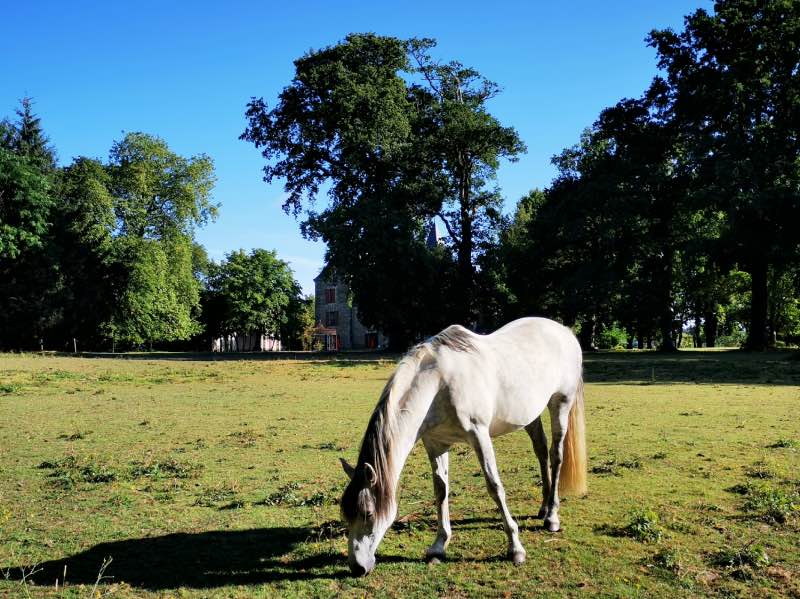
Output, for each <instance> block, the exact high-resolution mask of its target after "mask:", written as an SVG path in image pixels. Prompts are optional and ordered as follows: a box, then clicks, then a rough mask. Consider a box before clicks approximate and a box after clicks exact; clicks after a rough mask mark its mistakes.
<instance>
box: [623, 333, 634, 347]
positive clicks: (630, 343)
mask: <svg viewBox="0 0 800 599" xmlns="http://www.w3.org/2000/svg"><path fill="white" fill-rule="evenodd" d="M625 349H633V337H631V336H628V342H627V343H626V344H625Z"/></svg>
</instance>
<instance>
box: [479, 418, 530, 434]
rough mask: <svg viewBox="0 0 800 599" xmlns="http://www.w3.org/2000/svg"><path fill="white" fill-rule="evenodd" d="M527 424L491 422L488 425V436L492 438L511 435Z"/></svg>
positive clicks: (501, 421)
mask: <svg viewBox="0 0 800 599" xmlns="http://www.w3.org/2000/svg"><path fill="white" fill-rule="evenodd" d="M528 424H529V423H527V422H526V423H525V424H516V423H513V422H507V421H505V420H493V421H492V423H491V424H490V425H489V435H491V436H492V437H499V436H500V435H505V434H506V433H513V432H514V431H518V430H519V429H521V428H524V427H525V426H527V425H528Z"/></svg>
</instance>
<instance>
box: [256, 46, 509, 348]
mask: <svg viewBox="0 0 800 599" xmlns="http://www.w3.org/2000/svg"><path fill="white" fill-rule="evenodd" d="M431 46H432V42H430V41H428V40H422V41H419V42H416V41H410V42H407V41H404V40H400V39H397V38H391V37H381V36H376V35H371V34H365V35H357V34H351V35H349V36H347V38H346V39H345V40H344V41H343V42H341V43H340V44H337V45H335V46H332V47H329V48H325V49H323V50H319V51H315V52H310V53H308V54H306V55H305V56H303V57H302V58H300V59H298V60H297V61H295V77H294V79H293V81H292V83H291V84H290V85H289V86H288V87H286V88H285V89H284V90H283V92H282V93H281V94H280V96H279V99H278V103H277V105H276V107H275V108H273V109H271V110H270V109H268V108H267V105H266V103H265V102H264V101H263V99H253V100H252V101H251V102H250V104H249V105H248V109H247V118H248V122H249V126H248V128H247V129H246V130H245V132H244V134H243V135H242V138H243V139H245V140H247V141H251V142H252V143H254V144H255V145H256V147H258V148H259V149H261V151H262V154H263V156H264V158H265V159H266V160H267V165H266V166H265V167H264V173H265V180H266V181H272V180H273V179H274V178H276V177H278V178H282V179H284V180H285V188H286V191H287V192H288V198H287V201H286V203H285V205H284V207H285V209H286V210H287V211H292V212H294V213H295V214H299V213H300V212H301V211H302V210H303V209H304V208H305V209H306V210H307V211H308V214H307V217H308V218H307V219H306V220H305V222H304V223H303V224H302V225H301V229H302V230H303V232H304V234H305V235H307V236H309V237H311V238H321V239H323V240H324V241H325V242H326V243H327V246H328V252H327V259H328V262H329V264H330V266H331V267H332V268H333V269H334V270H335V271H336V273H337V274H338V275H339V276H340V277H341V278H343V279H344V280H345V282H347V283H348V284H349V286H350V288H351V289H352V291H353V293H354V295H355V300H356V302H357V303H358V305H359V311H360V315H361V316H362V319H363V321H364V322H365V323H366V324H368V325H370V326H377V327H380V328H382V329H383V330H384V331H385V332H387V333H388V334H389V338H390V343H391V344H392V345H393V346H394V347H395V348H396V349H404V348H405V347H406V346H407V343H409V342H412V341H414V340H416V339H418V338H419V337H420V336H421V335H422V334H426V333H430V332H431V331H432V330H433V329H435V328H437V327H439V326H440V325H441V324H442V323H444V322H446V321H448V320H450V319H451V318H452V314H453V312H454V309H453V308H455V307H459V308H460V310H459V311H458V312H456V313H457V314H458V315H459V317H460V318H462V319H463V320H464V321H469V320H471V319H472V311H473V306H472V303H473V300H472V294H473V290H472V289H471V285H472V283H473V282H474V260H475V259H476V255H477V253H478V250H479V249H481V248H480V242H481V241H482V240H484V239H487V240H488V239H489V238H490V237H491V233H490V232H489V229H490V225H492V223H494V222H495V220H496V217H497V215H498V211H497V204H498V199H497V196H496V194H495V193H494V191H493V190H486V189H485V188H484V183H485V182H486V181H487V180H488V179H490V178H491V176H493V174H494V169H496V165H497V159H498V157H499V156H501V155H504V154H503V152H505V151H506V150H505V148H506V147H507V146H509V144H510V145H514V147H515V148H517V146H518V145H519V144H516V145H515V144H513V143H510V142H509V143H506V141H497V140H496V139H494V138H490V139H489V141H488V142H487V141H486V140H485V139H483V137H481V136H485V135H494V136H495V137H497V136H499V135H501V134H502V136H503V140H506V138H509V137H512V138H513V139H514V140H516V137H515V135H516V134H514V133H513V130H508V129H503V128H502V127H500V126H499V125H498V124H497V122H496V120H494V119H493V117H491V116H490V115H488V113H487V112H486V110H485V106H484V102H485V101H486V100H487V99H488V98H489V97H490V96H491V93H493V92H494V90H495V88H494V87H493V86H491V85H490V84H488V82H485V81H484V80H483V79H481V78H480V77H479V75H478V74H477V73H476V72H474V71H472V70H469V69H464V68H463V67H461V66H460V65H458V64H457V63H451V64H449V65H444V66H442V65H436V64H434V63H433V62H432V61H430V59H429V58H428V57H427V54H426V52H427V49H428V48H430V47H431ZM412 56H414V57H415V58H416V59H418V60H419V62H418V64H417V66H413V65H412V62H411V57H412ZM423 69H424V71H423ZM419 74H424V75H426V76H427V77H428V80H429V82H431V83H432V84H433V85H437V86H439V88H438V89H439V92H438V93H434V91H433V88H431V87H428V88H426V87H423V86H422V85H418V84H417V83H413V82H409V80H408V79H411V78H413V77H414V76H418V75H419ZM458 77H461V79H458V80H457V78H458ZM482 86H485V91H484V92H482V91H480V89H481V88H482ZM485 92H490V93H485ZM456 146H457V147H456ZM498 146H500V148H501V149H497V147H498ZM517 149H518V148H517ZM507 155H508V156H509V157H511V152H510V151H509V152H508V153H507ZM459 161H460V162H459ZM325 186H329V187H328V196H329V198H330V205H329V206H328V207H327V208H326V209H325V210H323V211H321V212H319V213H318V212H315V211H314V202H315V199H316V197H317V195H318V193H319V191H320V189H322V188H323V187H325ZM462 209H463V212H462ZM436 215H439V216H441V217H443V218H445V219H447V225H448V227H449V232H450V239H451V241H452V244H453V245H452V246H451V247H452V248H453V249H454V251H455V253H456V254H457V255H458V256H460V264H461V267H460V270H457V271H456V272H455V273H454V274H455V276H451V277H443V276H441V275H442V273H443V272H448V273H449V272H450V269H451V268H452V264H453V261H452V259H451V258H450V257H448V256H446V255H444V252H442V251H441V250H440V249H431V248H428V247H427V246H426V244H425V228H426V226H427V224H428V223H429V221H430V219H431V218H432V217H434V216H436ZM462 215H463V218H461V216H462ZM483 223H486V226H484V225H483ZM481 227H483V228H481ZM479 230H480V231H481V232H480V233H479ZM481 235H483V237H481ZM387 264H391V265H392V268H390V269H388V268H386V265H387ZM459 272H460V273H461V275H459V274H458V273H459ZM408 281H413V282H414V285H415V290H414V291H413V292H411V293H409V291H408ZM443 282H444V284H442V283H443ZM452 282H455V283H457V284H458V286H456V285H454V284H452ZM446 294H447V297H445V295H446ZM420 316H422V317H423V318H422V319H421V318H420ZM429 327H433V328H429Z"/></svg>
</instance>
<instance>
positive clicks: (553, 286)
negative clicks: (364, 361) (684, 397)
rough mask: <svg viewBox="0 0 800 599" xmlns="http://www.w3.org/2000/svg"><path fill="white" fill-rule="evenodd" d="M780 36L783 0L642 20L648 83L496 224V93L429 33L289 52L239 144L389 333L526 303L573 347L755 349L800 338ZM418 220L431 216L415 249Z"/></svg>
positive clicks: (511, 149) (797, 55)
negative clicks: (434, 234) (652, 52)
mask: <svg viewBox="0 0 800 599" xmlns="http://www.w3.org/2000/svg"><path fill="white" fill-rule="evenodd" d="M798 32H800V3H798V2H793V1H788V0H766V1H764V0H727V1H719V2H716V3H715V6H714V11H713V13H708V12H706V11H704V10H698V11H696V12H694V13H693V14H691V15H689V16H688V17H686V19H685V28H684V30H683V31H680V32H675V31H672V30H663V31H657V30H656V31H653V32H651V33H650V35H649V36H648V37H647V40H646V41H647V43H648V44H649V45H650V46H652V47H654V48H655V49H656V51H657V55H658V67H659V69H660V71H659V74H658V75H657V76H656V77H655V78H654V79H653V82H652V84H651V85H650V87H649V88H648V89H647V90H645V91H644V93H643V95H642V96H641V97H639V98H634V99H623V100H621V101H620V102H619V103H618V104H616V105H615V106H612V107H610V108H608V109H606V110H604V111H602V113H601V114H600V115H599V117H598V119H597V121H596V122H595V123H594V124H593V125H592V126H591V127H590V128H588V129H587V130H586V131H585V132H584V133H583V135H582V136H581V138H580V143H579V144H578V145H576V146H575V147H571V148H568V149H566V150H564V151H563V152H562V153H561V154H559V155H558V156H556V157H555V158H554V164H555V165H556V167H557V168H558V175H557V177H556V178H555V180H554V181H553V182H552V184H551V185H550V187H548V188H547V189H544V190H541V191H538V190H535V191H532V192H531V193H530V194H528V195H527V196H526V197H524V198H522V199H521V200H520V202H519V204H518V206H517V209H516V211H515V212H514V214H513V215H512V216H511V217H505V216H503V215H502V212H501V205H502V201H501V197H500V195H499V191H498V189H497V188H496V185H495V178H496V177H495V175H496V171H497V168H498V165H499V164H500V162H501V161H502V160H503V159H507V160H514V159H515V158H516V157H517V156H518V155H519V154H520V153H521V152H523V151H524V150H525V147H524V145H523V143H522V142H521V140H520V138H519V136H518V135H517V132H516V131H515V130H514V129H513V128H512V127H508V126H504V125H503V124H501V123H500V122H499V121H498V120H497V119H496V118H495V117H494V116H492V114H491V113H490V111H489V108H490V106H491V99H492V98H493V97H494V96H495V95H496V94H497V93H498V92H499V88H498V87H497V86H496V85H495V84H494V83H492V82H491V81H488V80H487V79H485V78H484V77H483V76H481V75H480V74H479V73H478V72H476V71H475V70H473V69H470V68H468V67H465V66H464V65H462V64H461V63H460V62H458V61H451V62H442V61H439V60H436V59H435V58H433V57H432V55H431V52H432V51H433V49H434V48H435V42H434V41H433V40H428V39H410V40H402V39H397V38H393V37H382V36H378V35H372V34H365V35H361V34H352V35H349V36H348V37H347V38H346V39H345V40H344V41H342V42H340V43H338V44H337V45H334V46H331V47H328V48H324V49H322V50H317V51H311V52H309V53H307V54H306V55H304V56H302V57H300V58H299V59H298V60H296V61H295V75H294V78H293V79H292V81H291V82H290V83H289V85H288V86H287V87H286V88H285V89H284V90H283V92H282V93H281V94H280V95H279V96H278V98H277V100H276V101H275V102H274V104H273V106H271V107H270V106H268V105H267V102H265V101H264V100H263V99H253V100H252V101H251V102H250V104H249V105H248V110H247V113H246V116H247V118H248V122H249V126H248V127H247V129H246V131H245V132H244V134H243V135H242V138H243V139H245V140H248V141H250V142H252V143H254V144H255V146H256V147H258V148H259V149H261V151H262V153H263V156H264V158H265V159H266V166H265V167H264V173H265V175H266V179H267V180H268V181H269V180H272V179H274V178H278V179H283V180H285V181H286V191H287V192H288V199H287V201H286V203H285V206H284V208H285V209H286V210H287V211H293V212H294V213H295V214H301V213H304V214H305V217H306V218H305V220H304V221H303V223H302V230H303V232H304V234H306V235H307V236H308V237H310V238H312V239H317V238H320V239H322V240H324V241H325V242H326V244H327V248H328V256H327V257H328V261H329V263H330V264H331V265H332V267H334V268H335V269H336V270H337V272H338V273H339V274H340V275H341V276H342V277H343V278H345V280H346V281H347V283H349V284H350V287H351V289H353V292H354V297H355V301H356V302H357V303H358V306H359V310H360V315H361V317H362V320H364V321H365V322H366V323H367V324H369V325H372V326H377V327H379V328H381V329H383V330H384V331H386V332H387V333H388V334H389V337H390V339H391V340H392V342H393V344H394V345H396V346H397V347H398V348H401V347H403V346H406V345H407V344H408V343H409V342H411V341H413V340H416V339H419V338H420V337H422V336H424V335H425V334H428V333H430V332H433V331H436V330H437V329H439V328H440V327H442V326H444V325H446V324H450V323H451V322H462V323H465V324H469V325H473V326H475V327H477V328H478V329H483V330H488V329H492V328H494V327H496V326H498V325H500V324H502V323H504V322H507V321H508V320H510V319H512V318H514V317H518V316H521V315H525V314H538V315H545V316H549V317H553V318H557V319H559V320H561V321H562V322H564V323H566V324H567V325H570V326H573V327H574V328H575V330H576V331H577V332H578V335H579V337H580V340H581V343H582V344H583V346H584V347H585V348H588V347H592V346H600V347H615V346H619V345H622V346H625V345H627V346H628V347H633V346H638V347H651V346H657V347H659V348H661V349H664V350H670V349H674V348H675V347H676V346H677V345H680V344H683V345H686V344H691V345H696V346H700V345H705V346H714V345H717V344H720V343H721V342H722V343H725V344H726V345H731V344H732V345H739V344H745V345H746V346H747V347H750V348H752V349H763V348H765V347H767V346H769V345H771V344H776V343H780V342H796V341H797V340H798V337H799V336H800V309H799V307H798V296H799V295H800V294H799V293H798V289H799V287H800V276H798V273H799V271H798V254H800V226H799V224H800V68H799V65H800V37H798ZM532 60H536V58H532ZM554 95H557V91H556V92H554ZM320 189H328V192H327V193H328V196H329V199H330V202H329V204H328V206H327V207H326V208H325V209H324V210H321V211H320V210H316V209H315V206H314V199H315V197H316V195H317V194H318V191H319V190H320ZM431 219H437V221H438V220H440V221H442V222H443V223H444V225H445V227H446V229H447V238H446V239H445V240H444V244H443V246H442V247H440V248H437V249H434V250H433V251H432V250H431V249H430V248H429V247H428V246H427V245H426V243H425V234H426V224H427V223H428V222H430V220H431Z"/></svg>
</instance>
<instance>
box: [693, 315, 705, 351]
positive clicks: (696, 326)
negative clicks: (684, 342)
mask: <svg viewBox="0 0 800 599" xmlns="http://www.w3.org/2000/svg"><path fill="white" fill-rule="evenodd" d="M692 341H693V342H694V346H695V347H702V346H703V342H702V341H701V340H700V316H699V315H696V316H695V317H694V329H693V330H692Z"/></svg>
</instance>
